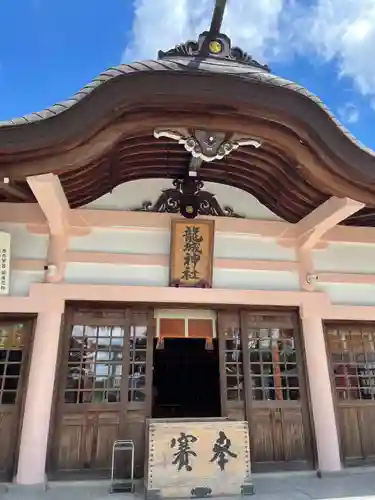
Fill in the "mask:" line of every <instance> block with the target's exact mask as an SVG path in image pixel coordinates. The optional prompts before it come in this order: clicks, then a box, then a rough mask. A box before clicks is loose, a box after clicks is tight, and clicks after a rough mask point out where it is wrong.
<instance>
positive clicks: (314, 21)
mask: <svg viewBox="0 0 375 500" xmlns="http://www.w3.org/2000/svg"><path fill="white" fill-rule="evenodd" d="M228 3H229V5H228V11H227V14H226V18H225V23H224V30H225V31H226V32H227V33H228V35H229V36H231V38H232V39H233V41H234V43H235V44H238V45H241V47H242V48H243V49H245V50H247V51H248V52H249V53H251V54H252V55H253V56H254V57H256V58H257V59H259V60H260V61H261V62H268V63H269V64H270V66H271V68H272V71H273V72H274V73H276V74H279V75H281V76H283V77H285V78H288V79H291V80H294V81H297V82H298V83H300V84H302V85H304V86H305V87H307V88H308V89H309V90H311V91H312V92H314V93H316V94H318V95H319V96H320V97H321V98H322V99H323V100H324V101H325V103H326V104H327V105H328V106H329V107H330V108H331V110H332V111H333V112H334V113H335V114H336V116H338V118H339V119H340V120H341V121H342V122H343V123H344V125H345V126H346V127H347V128H349V130H350V131H351V132H352V133H353V134H354V135H355V136H357V137H358V138H359V139H360V140H361V141H362V142H363V143H364V144H365V145H367V146H370V147H372V148H373V149H375V133H374V132H373V129H374V124H375V64H374V62H373V60H374V59H373V51H374V48H373V47H375V0H229V2H228ZM212 5H213V0H158V1H156V0H135V1H134V2H133V1H132V0H110V1H106V2H104V1H103V0H2V1H1V2H0V119H6V118H11V117H14V116H19V115H23V114H26V113H30V112H32V111H39V110H41V109H43V108H45V107H47V106H50V105H51V104H53V103H55V102H58V101H60V100H64V99H66V98H69V97H70V96H71V95H72V94H73V93H74V92H76V91H77V90H79V88H80V87H82V86H83V85H85V84H86V83H88V82H89V81H90V80H91V79H92V78H94V77H95V76H96V75H98V74H99V73H100V72H101V71H103V70H105V69H106V68H108V67H110V66H114V65H117V64H120V63H121V62H122V61H131V60H135V59H144V58H153V57H156V53H157V50H158V49H159V48H160V49H168V48H170V47H171V46H173V45H175V44H177V43H179V42H181V41H185V40H186V39H187V38H191V37H193V38H194V37H195V34H197V33H199V32H200V31H203V29H204V28H206V27H207V26H208V23H209V16H210V13H211V9H212Z"/></svg>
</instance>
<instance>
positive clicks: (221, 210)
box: [133, 179, 243, 218]
mask: <svg viewBox="0 0 375 500" xmlns="http://www.w3.org/2000/svg"><path fill="white" fill-rule="evenodd" d="M190 182H191V183H194V185H195V193H194V194H195V196H196V197H197V203H198V215H203V216H206V217H207V216H216V217H236V218H243V216H242V215H239V214H237V213H236V212H235V211H234V210H233V208H232V207H229V206H224V207H221V205H220V204H219V202H218V201H217V199H216V196H215V195H214V194H212V193H210V192H209V191H206V190H204V189H203V187H204V183H203V182H202V181H200V180H197V179H194V180H192V179H190ZM173 186H174V187H173V188H168V189H163V190H162V192H161V195H160V196H159V198H158V199H157V200H156V202H155V203H152V202H151V201H144V202H143V203H142V206H141V207H139V208H134V209H133V211H135V212H157V213H168V214H178V213H180V200H181V195H182V194H183V192H184V179H176V180H174V181H173Z"/></svg>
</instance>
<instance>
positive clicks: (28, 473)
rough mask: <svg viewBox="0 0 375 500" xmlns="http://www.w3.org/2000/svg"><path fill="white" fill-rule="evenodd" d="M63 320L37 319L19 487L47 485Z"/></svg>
mask: <svg viewBox="0 0 375 500" xmlns="http://www.w3.org/2000/svg"><path fill="white" fill-rule="evenodd" d="M61 318H62V315H61V313H60V312H42V313H40V314H39V315H38V318H37V322H36V329H35V334H34V342H33V348H32V355H31V363H30V372H29V380H28V384H27V393H26V402H25V410H24V416H23V422H22V431H21V440H20V450H19V459H18V470H17V476H16V478H15V482H16V483H17V484H21V485H38V484H44V483H45V467H46V454H47V441H48V432H49V425H50V417H51V408H52V399H53V387H54V379H55V371H56V363H57V353H58V345H59V337H60V327H61Z"/></svg>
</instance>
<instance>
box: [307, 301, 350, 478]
mask: <svg viewBox="0 0 375 500" xmlns="http://www.w3.org/2000/svg"><path fill="white" fill-rule="evenodd" d="M311 313H312V311H311V312H310V311H309V314H307V315H306V311H302V326H303V336H304V343H305V351H306V363H307V372H308V379H309V386H310V396H311V406H312V413H313V420H314V427H315V438H316V445H317V451H318V468H319V470H320V471H321V472H333V471H338V470H341V458H340V448H339V439H338V430H337V425H336V417H335V408H334V403H333V397H332V390H331V380H330V373H329V366H328V361H327V354H326V345H325V340H324V331H323V324H322V320H321V318H320V317H318V316H314V315H313V314H311Z"/></svg>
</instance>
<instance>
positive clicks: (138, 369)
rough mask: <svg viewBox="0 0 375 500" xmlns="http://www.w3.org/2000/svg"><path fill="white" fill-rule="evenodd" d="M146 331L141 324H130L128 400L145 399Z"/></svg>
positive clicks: (137, 400) (138, 400)
mask: <svg viewBox="0 0 375 500" xmlns="http://www.w3.org/2000/svg"><path fill="white" fill-rule="evenodd" d="M147 331H148V327H147V326H143V325H131V327H130V339H129V391H128V400H129V401H133V402H144V401H145V400H146V358H147V335H148V334H147Z"/></svg>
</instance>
